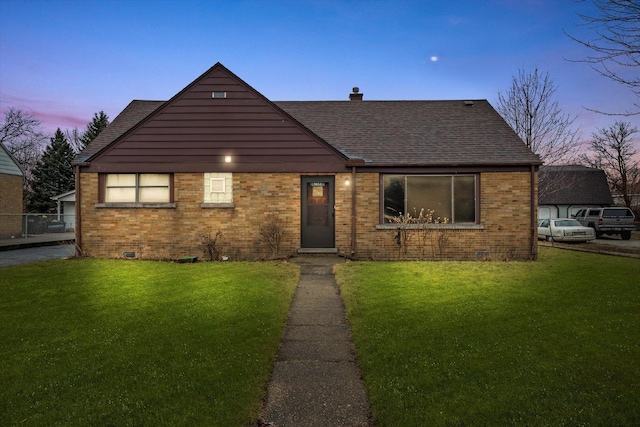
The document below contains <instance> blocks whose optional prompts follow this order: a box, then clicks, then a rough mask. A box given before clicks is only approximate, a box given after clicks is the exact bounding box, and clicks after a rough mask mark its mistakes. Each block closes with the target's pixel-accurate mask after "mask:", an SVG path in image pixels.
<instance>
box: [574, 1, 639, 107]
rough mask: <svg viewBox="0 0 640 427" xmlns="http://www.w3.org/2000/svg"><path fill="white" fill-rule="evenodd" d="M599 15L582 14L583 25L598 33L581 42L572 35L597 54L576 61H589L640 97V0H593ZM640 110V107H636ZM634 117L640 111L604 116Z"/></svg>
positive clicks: (591, 64) (604, 74)
mask: <svg viewBox="0 0 640 427" xmlns="http://www.w3.org/2000/svg"><path fill="white" fill-rule="evenodd" d="M593 4H594V5H595V6H596V8H597V9H598V11H599V14H598V15H597V16H590V15H586V14H578V16H580V18H581V19H582V20H583V22H584V23H583V25H585V26H587V27H589V28H590V29H592V30H593V31H594V36H593V38H592V39H591V40H581V39H578V38H577V37H574V36H572V35H570V34H568V33H566V31H565V34H567V36H568V37H569V38H571V39H572V40H574V41H575V42H577V43H579V44H581V45H582V46H585V47H587V48H589V49H590V50H591V51H592V52H593V54H592V55H588V56H587V57H586V58H584V59H581V60H577V61H576V62H586V63H587V64H589V65H590V66H591V68H592V69H594V70H595V71H596V72H597V73H599V74H600V75H602V76H604V77H606V78H608V79H611V80H613V81H614V82H617V83H620V84H622V85H625V86H627V87H629V88H630V89H631V90H632V91H633V92H634V93H635V94H636V95H637V96H640V70H639V69H638V67H639V66H640V1H638V0H593ZM634 105H635V107H636V108H640V104H638V103H635V104H634ZM604 114H609V115H633V114H640V111H636V112H630V111H627V112H625V113H604Z"/></svg>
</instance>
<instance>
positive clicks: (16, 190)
mask: <svg viewBox="0 0 640 427" xmlns="http://www.w3.org/2000/svg"><path fill="white" fill-rule="evenodd" d="M22 183H23V178H22V176H20V175H7V174H3V173H2V174H0V214H3V215H1V216H0V238H7V237H11V236H15V237H20V236H22V208H23V199H22V194H23V193H22ZM6 214H10V215H6Z"/></svg>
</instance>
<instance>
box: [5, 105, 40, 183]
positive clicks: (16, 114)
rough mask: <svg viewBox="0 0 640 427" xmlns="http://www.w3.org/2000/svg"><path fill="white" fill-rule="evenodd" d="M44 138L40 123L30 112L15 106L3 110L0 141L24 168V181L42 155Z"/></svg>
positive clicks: (29, 175)
mask: <svg viewBox="0 0 640 427" xmlns="http://www.w3.org/2000/svg"><path fill="white" fill-rule="evenodd" d="M46 140H47V138H46V136H45V135H44V133H43V131H42V123H41V122H40V120H38V119H36V118H35V117H33V115H32V114H31V113H29V112H26V111H24V110H20V109H17V108H9V109H8V110H6V111H5V113H4V122H3V123H2V125H1V126H0V141H1V142H2V143H3V144H4V145H5V146H6V147H7V148H8V149H9V152H11V155H12V156H13V157H14V158H15V159H16V160H17V161H18V162H19V163H20V166H22V168H23V169H24V171H25V173H26V178H27V179H26V180H25V182H26V181H28V179H29V178H31V171H32V170H33V168H34V167H35V166H36V164H37V163H38V160H39V159H40V157H41V156H42V151H43V146H44V145H45V144H46Z"/></svg>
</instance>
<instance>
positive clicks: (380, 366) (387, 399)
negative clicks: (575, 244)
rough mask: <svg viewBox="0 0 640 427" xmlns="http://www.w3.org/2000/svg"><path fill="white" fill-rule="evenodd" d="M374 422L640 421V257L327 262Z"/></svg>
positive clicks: (556, 253)
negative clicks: (331, 264)
mask: <svg viewBox="0 0 640 427" xmlns="http://www.w3.org/2000/svg"><path fill="white" fill-rule="evenodd" d="M336 278H337V280H338V283H339V286H340V289H341V292H342V295H343V299H344V301H345V304H346V307H347V316H348V318H349V322H350V324H351V328H352V332H353V337H354V341H355V346H356V351H357V354H358V359H359V363H360V365H361V368H362V371H363V376H364V379H365V383H366V386H367V390H368V393H369V398H370V402H371V406H372V412H373V416H374V419H375V421H376V423H377V425H378V426H444V425H447V426H448V425H477V426H489V425H490V426H514V425H527V426H559V425H594V426H596V425H619V426H631V425H640V286H639V285H638V284H639V283H640V281H639V280H640V279H639V278H640V261H639V260H637V259H629V258H619V257H611V256H603V255H596V254H588V253H579V252H572V251H562V250H559V249H554V248H540V261H539V262H522V263H520V262H505V263H499V262H497V263H490V262H441V263H437V262H358V263H347V264H343V265H339V266H337V267H336Z"/></svg>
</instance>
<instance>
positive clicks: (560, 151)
mask: <svg viewBox="0 0 640 427" xmlns="http://www.w3.org/2000/svg"><path fill="white" fill-rule="evenodd" d="M556 89H557V87H556V85H555V84H554V82H553V80H552V79H551V77H550V76H549V73H548V72H545V73H543V72H541V71H540V70H538V68H537V67H536V68H534V69H533V71H525V70H522V69H520V70H518V75H517V76H513V78H512V81H511V87H510V88H509V90H508V91H507V92H506V93H503V92H498V105H497V110H498V112H499V113H500V115H501V116H502V117H503V118H504V120H505V121H506V122H507V123H508V124H509V126H511V128H512V129H513V130H514V131H515V132H516V133H517V134H518V136H519V137H520V138H521V139H522V140H523V141H524V143H525V144H527V147H529V148H530V149H531V151H533V152H534V153H536V154H537V155H538V156H540V159H541V160H542V161H543V162H544V163H545V164H556V163H560V162H569V161H571V157H572V156H573V154H574V153H575V152H576V148H577V147H578V146H579V145H580V141H579V134H578V130H575V129H573V123H574V121H575V120H576V118H577V116H576V117H571V116H569V115H568V114H564V113H563V112H562V111H561V110H560V107H559V106H558V102H557V101H556V100H554V95H555V93H556Z"/></svg>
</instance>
